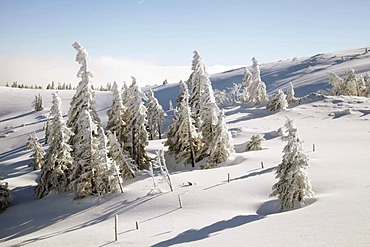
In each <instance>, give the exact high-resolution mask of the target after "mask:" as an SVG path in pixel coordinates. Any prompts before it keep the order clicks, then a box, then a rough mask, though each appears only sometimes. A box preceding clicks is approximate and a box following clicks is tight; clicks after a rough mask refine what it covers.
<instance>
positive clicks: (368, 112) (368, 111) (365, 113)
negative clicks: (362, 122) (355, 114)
mask: <svg viewBox="0 0 370 247" xmlns="http://www.w3.org/2000/svg"><path fill="white" fill-rule="evenodd" d="M358 111H359V112H361V113H362V115H361V116H360V117H365V116H367V115H369V114H370V110H358Z"/></svg>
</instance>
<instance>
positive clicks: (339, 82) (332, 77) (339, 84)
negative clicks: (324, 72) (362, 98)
mask: <svg viewBox="0 0 370 247" xmlns="http://www.w3.org/2000/svg"><path fill="white" fill-rule="evenodd" d="M328 76H329V83H330V84H331V86H332V89H331V94H332V95H343V94H344V93H345V91H346V85H345V83H344V80H343V79H342V78H340V76H338V75H337V74H335V73H333V72H330V73H329V74H328Z"/></svg>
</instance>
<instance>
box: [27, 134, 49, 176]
mask: <svg viewBox="0 0 370 247" xmlns="http://www.w3.org/2000/svg"><path fill="white" fill-rule="evenodd" d="M27 148H28V149H30V150H31V152H32V154H31V156H30V157H31V158H32V161H31V164H30V166H31V167H33V170H40V169H41V167H42V165H43V164H44V155H45V152H44V149H43V148H42V146H41V144H40V143H39V139H38V138H37V136H36V133H35V132H32V133H31V134H30V135H29V137H28V143H27Z"/></svg>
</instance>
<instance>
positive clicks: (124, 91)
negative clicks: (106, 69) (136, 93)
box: [121, 81, 129, 106]
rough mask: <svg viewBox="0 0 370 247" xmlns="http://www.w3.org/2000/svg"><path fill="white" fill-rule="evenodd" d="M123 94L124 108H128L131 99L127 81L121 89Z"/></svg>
mask: <svg viewBox="0 0 370 247" xmlns="http://www.w3.org/2000/svg"><path fill="white" fill-rule="evenodd" d="M121 92H122V104H123V105H124V106H126V105H127V100H128V98H129V94H128V86H127V83H126V81H124V82H123V86H122V88H121Z"/></svg>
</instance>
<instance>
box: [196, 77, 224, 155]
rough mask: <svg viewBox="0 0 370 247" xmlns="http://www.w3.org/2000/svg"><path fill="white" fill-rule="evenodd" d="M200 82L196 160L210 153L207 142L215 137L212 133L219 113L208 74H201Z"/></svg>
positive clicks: (217, 122)
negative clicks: (200, 143)
mask: <svg viewBox="0 0 370 247" xmlns="http://www.w3.org/2000/svg"><path fill="white" fill-rule="evenodd" d="M200 82H201V83H202V84H203V88H204V91H203V94H202V97H201V101H200V106H201V108H200V109H201V111H200V115H199V116H200V119H201V125H200V128H199V131H200V133H201V142H202V146H201V149H200V150H199V152H198V156H197V160H201V159H203V158H205V157H208V156H209V155H210V154H211V152H212V150H211V148H210V146H209V145H208V144H209V143H212V142H213V141H214V139H215V137H214V133H215V131H216V129H217V127H216V125H217V124H219V120H220V113H221V112H220V109H219V108H218V106H217V104H216V99H215V97H214V92H213V89H212V85H211V81H210V79H209V77H208V75H207V74H203V75H201V76H200Z"/></svg>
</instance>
